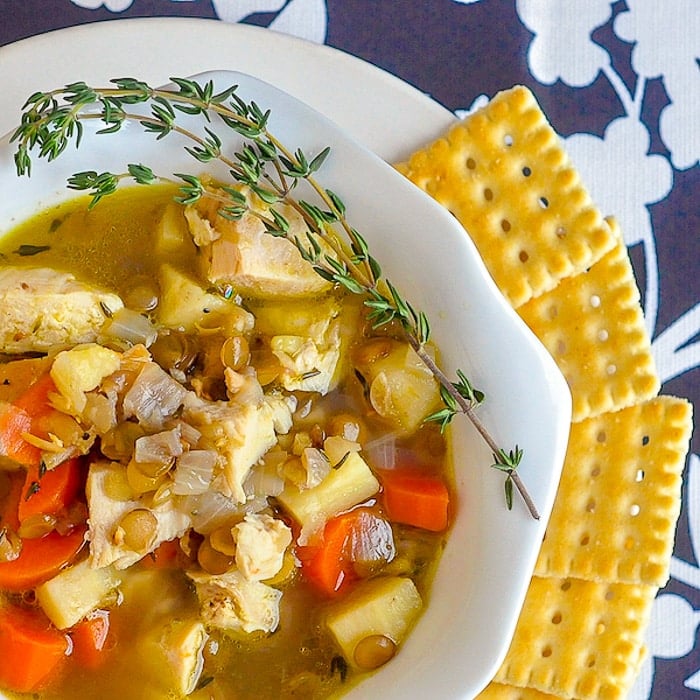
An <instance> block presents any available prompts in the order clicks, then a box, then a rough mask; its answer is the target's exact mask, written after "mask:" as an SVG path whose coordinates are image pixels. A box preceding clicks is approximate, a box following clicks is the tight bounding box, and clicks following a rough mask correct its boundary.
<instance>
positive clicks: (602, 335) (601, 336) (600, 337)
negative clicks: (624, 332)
mask: <svg viewBox="0 0 700 700" xmlns="http://www.w3.org/2000/svg"><path fill="white" fill-rule="evenodd" d="M609 337H610V333H608V332H607V331H606V330H605V328H601V329H600V330H599V331H598V340H600V342H601V343H604V342H605V341H606V340H607V339H608V338H609Z"/></svg>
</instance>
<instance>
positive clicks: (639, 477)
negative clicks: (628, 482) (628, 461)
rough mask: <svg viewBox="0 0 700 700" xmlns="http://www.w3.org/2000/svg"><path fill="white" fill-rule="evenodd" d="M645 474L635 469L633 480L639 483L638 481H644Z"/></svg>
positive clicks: (641, 470)
mask: <svg viewBox="0 0 700 700" xmlns="http://www.w3.org/2000/svg"><path fill="white" fill-rule="evenodd" d="M645 476H646V474H645V473H644V470H643V469H637V473H636V474H635V475H634V480H635V481H636V482H637V483H639V482H640V481H644V477H645Z"/></svg>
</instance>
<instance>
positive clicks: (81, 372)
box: [51, 343, 121, 413]
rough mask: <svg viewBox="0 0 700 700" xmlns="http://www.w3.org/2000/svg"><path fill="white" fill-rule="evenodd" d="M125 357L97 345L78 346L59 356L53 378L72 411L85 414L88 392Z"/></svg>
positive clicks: (53, 370)
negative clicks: (86, 394)
mask: <svg viewBox="0 0 700 700" xmlns="http://www.w3.org/2000/svg"><path fill="white" fill-rule="evenodd" d="M120 364H121V355H120V354H119V353H118V352H115V351H114V350H110V349H109V348H105V347H102V346H101V345H97V344H94V343H89V344H86V345H78V346H77V347H74V348H72V349H71V350H64V351H63V352H59V353H58V355H56V359H55V360H54V362H53V365H52V366H51V378H52V379H53V381H54V383H55V384H56V388H57V389H58V391H59V392H60V394H61V395H62V396H63V397H64V398H65V400H66V404H67V405H66V408H67V409H68V410H69V411H70V412H75V413H81V412H82V410H83V409H84V408H85V404H86V402H87V400H86V398H85V393H86V392H88V391H92V390H93V389H95V388H96V387H97V386H98V385H99V384H100V382H101V381H102V380H103V379H104V378H105V377H108V376H109V375H110V374H113V373H114V372H116V371H117V370H118V369H119V366H120Z"/></svg>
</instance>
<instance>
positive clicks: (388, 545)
mask: <svg viewBox="0 0 700 700" xmlns="http://www.w3.org/2000/svg"><path fill="white" fill-rule="evenodd" d="M360 520H361V525H360V527H357V528H354V529H353V535H352V542H351V545H350V547H351V549H350V551H351V559H352V562H353V567H354V569H355V571H357V573H358V574H359V575H360V576H362V577H367V576H371V575H372V574H375V573H377V571H379V570H380V569H381V568H382V567H383V566H385V565H386V564H388V563H389V562H390V561H391V560H392V559H393V558H394V557H395V556H396V546H395V544H394V533H393V531H392V529H391V524H390V523H389V522H388V521H387V520H384V518H381V517H379V516H378V515H375V514H374V513H370V512H363V513H362V514H361V515H360Z"/></svg>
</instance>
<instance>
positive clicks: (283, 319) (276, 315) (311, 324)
mask: <svg viewBox="0 0 700 700" xmlns="http://www.w3.org/2000/svg"><path fill="white" fill-rule="evenodd" d="M251 310H252V312H253V314H254V315H255V329H256V331H258V333H262V334H264V335H268V336H275V335H292V336H294V335H298V336H304V337H306V338H312V339H314V340H320V339H321V338H323V335H324V334H325V333H326V331H327V330H328V327H329V325H330V323H331V321H332V320H333V319H334V318H336V317H337V316H338V314H339V313H340V304H339V302H338V300H337V299H335V298H334V297H332V296H324V297H321V298H319V299H315V300H314V303H313V304H309V303H308V301H306V300H304V301H297V300H285V301H264V302H257V303H256V302H251Z"/></svg>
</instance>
